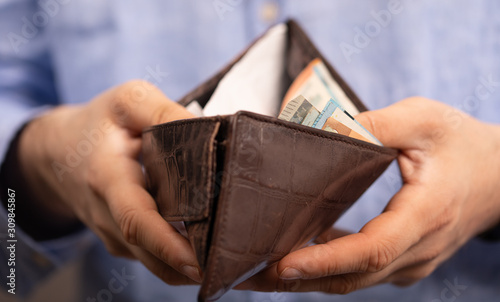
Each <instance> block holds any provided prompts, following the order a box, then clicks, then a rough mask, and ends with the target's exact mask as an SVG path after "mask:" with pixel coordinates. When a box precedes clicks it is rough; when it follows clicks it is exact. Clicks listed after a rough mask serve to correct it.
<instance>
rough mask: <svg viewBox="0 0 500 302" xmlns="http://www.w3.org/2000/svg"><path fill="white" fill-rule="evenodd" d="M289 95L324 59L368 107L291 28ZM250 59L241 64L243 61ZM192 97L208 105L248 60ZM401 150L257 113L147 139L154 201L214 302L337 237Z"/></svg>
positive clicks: (170, 128) (184, 124) (175, 127)
mask: <svg viewBox="0 0 500 302" xmlns="http://www.w3.org/2000/svg"><path fill="white" fill-rule="evenodd" d="M287 24H288V51H287V57H286V70H285V72H284V77H283V81H284V85H283V86H284V87H288V86H289V85H290V83H291V82H292V81H293V79H294V78H295V77H296V76H297V75H298V74H299V73H300V71H301V70H302V69H303V68H304V67H305V66H306V65H307V64H308V63H309V62H310V61H311V60H312V59H314V58H321V59H322V60H323V62H324V63H325V64H326V66H327V68H328V69H329V70H330V72H331V74H332V76H333V77H334V79H335V80H336V81H337V82H338V83H339V85H340V86H341V87H342V89H343V90H344V92H345V93H346V95H348V96H349V98H350V99H351V100H352V101H353V103H354V104H355V105H356V107H357V108H358V109H359V110H360V111H365V110H366V107H365V106H364V105H363V103H362V102H361V101H360V100H359V99H358V98H357V96H356V95H355V94H354V92H353V91H352V90H351V89H350V88H349V87H348V86H347V84H346V83H345V82H344V81H343V80H342V78H341V77H340V76H339V75H338V74H337V73H336V72H335V70H334V69H333V68H332V66H331V65H330V64H328V62H327V61H326V60H325V59H324V57H323V56H322V55H321V54H320V53H319V52H318V50H317V49H316V48H315V47H314V45H313V44H312V43H311V41H310V40H309V39H308V38H307V36H306V34H305V33H304V32H303V31H302V29H301V28H300V27H299V26H298V25H297V24H296V23H295V22H293V21H289V22H288V23H287ZM244 54H245V53H243V54H242V55H241V56H243V55H244ZM241 56H240V57H238V58H236V59H235V60H234V61H233V62H232V63H230V64H229V65H228V66H226V67H225V68H223V69H222V70H221V71H220V72H219V73H217V74H216V75H214V76H213V77H212V78H211V79H209V80H208V81H206V82H205V83H203V84H202V85H200V86H199V87H198V88H196V89H195V90H193V91H192V92H191V93H189V94H188V95H186V96H185V97H184V98H183V99H182V100H181V101H180V103H181V104H183V105H187V104H188V103H189V102H191V101H192V100H194V99H196V100H197V101H198V102H199V103H200V104H201V105H202V106H204V105H205V104H206V102H207V101H208V99H209V98H210V96H211V94H212V93H213V91H214V89H215V88H216V86H217V83H218V82H219V81H220V80H221V79H222V78H223V76H224V74H225V73H226V72H227V71H229V70H230V68H231V67H232V66H233V65H234V63H236V62H237V61H238V60H239V59H240V58H241ZM396 155H397V151H396V150H393V149H389V148H385V147H379V146H376V145H373V144H370V143H367V142H363V141H359V140H356V139H353V138H349V137H345V136H342V135H339V134H334V133H329V132H325V131H322V130H318V129H313V128H309V127H305V126H302V125H298V124H294V123H290V122H286V121H282V120H278V119H277V118H274V117H266V116H262V115H258V114H255V113H250V112H238V113H236V114H234V115H230V116H217V117H205V118H196V119H192V120H184V121H175V122H170V123H166V124H162V125H157V126H154V127H151V128H149V129H145V130H144V132H143V160H144V166H145V171H146V177H147V185H148V189H149V191H150V193H151V194H152V196H153V197H154V198H155V200H156V203H157V204H158V208H159V211H160V214H161V215H162V216H163V217H164V218H165V219H166V220H167V221H172V222H173V221H184V223H185V225H186V229H187V233H188V238H189V240H190V242H191V245H192V246H193V249H194V250H195V253H196V256H197V258H198V261H199V264H200V267H201V268H202V270H203V282H202V286H201V289H200V293H199V301H214V300H216V299H218V298H220V297H221V296H222V295H223V294H224V293H225V292H227V291H228V290H230V289H231V288H232V287H234V286H235V285H237V284H238V283H240V282H242V281H243V280H245V279H247V278H249V277H251V276H252V275H254V274H256V273H257V272H259V271H261V270H263V269H264V268H266V267H267V266H268V265H270V264H272V263H274V262H276V261H278V260H279V259H281V258H282V257H283V256H285V255H286V254H288V253H289V252H290V251H292V250H294V249H297V248H299V247H301V246H303V245H304V244H306V243H307V242H308V241H310V240H312V239H314V238H315V237H316V236H318V235H319V234H320V233H321V232H323V231H324V230H326V229H327V228H329V227H330V226H331V225H332V224H333V223H334V222H335V221H336V220H337V219H338V217H339V216H340V215H341V214H342V213H343V212H344V211H345V210H346V209H348V208H349V207H350V206H351V205H352V204H353V203H354V202H355V201H356V200H357V199H358V198H359V196H361V194H362V193H363V192H364V191H365V190H366V189H367V188H368V187H369V186H370V185H371V184H372V183H373V182H374V181H375V179H376V178H377V177H378V176H379V175H380V174H381V173H382V172H383V171H384V170H385V169H386V168H387V166H388V165H389V164H390V162H391V161H392V160H393V159H394V158H395V157H396Z"/></svg>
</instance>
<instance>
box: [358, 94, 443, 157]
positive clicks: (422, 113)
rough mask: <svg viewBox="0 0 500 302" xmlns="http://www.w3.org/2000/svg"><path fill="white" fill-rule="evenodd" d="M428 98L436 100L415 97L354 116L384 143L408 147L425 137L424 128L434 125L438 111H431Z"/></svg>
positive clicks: (396, 146) (398, 147)
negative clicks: (433, 120)
mask: <svg viewBox="0 0 500 302" xmlns="http://www.w3.org/2000/svg"><path fill="white" fill-rule="evenodd" d="M429 102H432V103H436V102H435V101H431V100H427V99H424V98H419V97H414V98H409V99H405V100H403V101H400V102H398V103H395V104H393V105H391V106H388V107H386V108H383V109H379V110H374V111H365V112H362V113H360V114H358V115H356V116H355V119H356V120H357V121H358V122H359V123H360V124H361V125H363V126H364V127H365V128H366V130H368V131H369V132H370V133H371V134H373V136H375V137H376V138H377V139H378V140H379V141H380V142H382V144H384V146H386V147H391V148H397V149H408V148H412V147H414V145H415V143H416V142H418V141H420V140H422V139H425V137H424V135H425V132H424V131H425V130H426V129H427V128H429V125H432V119H435V118H436V116H435V113H434V112H429V110H428V108H429V107H430V106H429Z"/></svg>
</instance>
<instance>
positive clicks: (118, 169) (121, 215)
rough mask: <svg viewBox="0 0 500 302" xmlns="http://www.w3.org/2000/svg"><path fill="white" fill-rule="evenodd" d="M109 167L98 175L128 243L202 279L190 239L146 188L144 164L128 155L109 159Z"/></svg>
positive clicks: (104, 196)
mask: <svg viewBox="0 0 500 302" xmlns="http://www.w3.org/2000/svg"><path fill="white" fill-rule="evenodd" d="M105 162H106V167H107V169H102V170H100V171H99V172H100V173H99V175H96V176H95V179H96V186H97V190H98V191H100V192H101V194H102V196H103V198H104V199H105V200H106V201H107V202H108V205H109V208H110V211H111V214H112V216H113V218H114V221H116V223H117V224H118V226H119V229H120V230H121V232H122V235H123V238H124V239H125V241H126V242H127V243H130V244H133V245H137V246H139V247H142V248H144V249H146V250H148V251H149V252H151V253H152V254H153V255H154V256H156V257H157V258H159V259H161V260H162V261H164V262H165V263H166V264H168V265H169V266H171V267H173V268H174V269H175V270H177V271H178V272H180V273H183V274H186V275H188V276H189V277H190V278H191V279H193V280H194V281H200V280H201V277H200V269H199V267H198V264H197V260H196V256H195V254H194V251H193V250H192V248H191V245H190V244H189V242H188V241H187V240H186V239H185V238H184V237H183V236H182V235H181V234H179V233H178V232H177V231H176V230H175V229H174V228H173V227H172V226H171V225H169V224H168V223H167V222H166V221H165V220H164V219H163V218H162V217H161V216H160V214H159V213H158V209H157V207H156V204H155V202H154V200H153V199H152V197H151V196H150V195H149V193H148V192H147V191H146V190H145V189H144V178H143V175H142V170H141V166H140V164H139V163H138V162H136V161H135V160H133V159H131V158H129V157H126V156H114V157H110V158H106V159H105Z"/></svg>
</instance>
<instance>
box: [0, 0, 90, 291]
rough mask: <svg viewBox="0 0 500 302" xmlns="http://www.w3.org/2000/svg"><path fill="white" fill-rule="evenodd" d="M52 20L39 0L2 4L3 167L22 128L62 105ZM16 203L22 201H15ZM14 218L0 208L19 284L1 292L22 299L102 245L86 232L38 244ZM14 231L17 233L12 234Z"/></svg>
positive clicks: (1, 237) (5, 247)
mask: <svg viewBox="0 0 500 302" xmlns="http://www.w3.org/2000/svg"><path fill="white" fill-rule="evenodd" d="M52 17H56V16H51V15H49V13H48V12H47V11H46V10H44V8H43V7H41V6H39V5H38V2H37V1H31V0H4V1H0V108H1V109H0V162H1V163H2V166H4V165H3V164H4V161H5V159H6V155H7V153H8V151H9V149H10V147H11V144H12V142H13V140H14V138H15V137H16V134H17V133H18V131H19V129H21V127H22V126H23V125H25V124H26V123H27V122H29V121H30V120H31V119H33V118H34V117H36V116H37V115H39V114H41V113H43V112H44V111H45V110H47V109H50V108H51V107H53V106H56V105H57V104H58V103H59V101H58V97H57V92H56V85H55V76H54V73H53V71H52V67H51V56H50V52H49V49H50V47H49V37H47V36H46V35H45V32H44V28H46V27H47V26H50V18H52ZM1 187H2V188H3V187H4V186H1ZM4 189H5V188H4ZM4 189H2V192H0V200H2V204H5V205H8V204H9V202H7V201H6V200H5V199H8V198H9V197H8V192H7V191H6V190H4ZM11 189H13V190H15V191H16V190H23V189H26V188H22V187H19V188H11ZM4 191H5V192H4ZM15 202H19V201H16V200H15V198H14V203H15ZM9 214H10V217H9ZM15 214H16V213H15V206H14V207H13V209H11V208H8V207H5V206H1V205H0V246H1V251H0V275H2V276H4V278H5V277H8V276H11V277H13V278H9V277H8V278H7V279H8V280H13V281H14V282H15V284H14V285H9V283H11V282H2V283H1V285H0V288H4V289H5V290H9V289H11V288H15V293H16V295H18V296H21V297H24V296H26V295H27V294H28V293H29V292H30V291H32V290H33V288H34V287H35V286H36V285H37V284H38V283H39V282H40V281H41V280H42V279H43V278H44V277H45V276H47V275H48V274H50V273H51V272H52V271H53V270H54V269H56V268H57V267H58V266H60V265H63V264H64V263H65V262H67V261H69V260H70V259H72V257H77V256H78V255H79V254H80V253H83V252H84V251H85V250H86V247H88V246H90V245H92V244H95V243H96V242H97V239H96V237H95V236H94V235H93V234H92V233H90V231H88V230H87V229H84V230H81V231H80V232H78V233H74V234H71V235H69V236H65V237H63V238H59V239H57V240H52V241H45V242H37V241H35V240H33V239H32V238H31V237H30V236H29V235H28V234H26V233H25V232H23V230H22V229H20V228H19V227H18V226H17V225H16V224H15ZM9 218H11V220H10V221H9ZM11 228H12V229H14V230H15V231H10V230H9V229H11ZM11 234H13V235H11ZM12 269H14V272H12ZM11 284H12V283H11Z"/></svg>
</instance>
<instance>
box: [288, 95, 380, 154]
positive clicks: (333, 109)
mask: <svg viewBox="0 0 500 302" xmlns="http://www.w3.org/2000/svg"><path fill="white" fill-rule="evenodd" d="M278 118H279V119H282V120H286V121H290V122H294V123H297V124H301V125H305V126H309V127H313V128H316V129H322V130H325V131H329V132H334V133H339V134H342V135H345V136H349V137H352V138H356V139H359V140H363V141H366V142H370V143H373V144H376V145H379V146H381V145H382V144H381V143H380V142H379V141H378V140H377V139H376V138H375V137H374V136H373V135H372V134H371V133H370V132H368V130H366V129H365V128H364V127H363V126H362V125H361V124H360V123H358V121H356V120H355V119H354V118H353V117H352V116H351V115H350V114H349V113H348V112H347V111H346V110H345V109H344V108H342V106H340V105H339V104H338V103H337V102H335V100H333V99H330V100H329V101H328V102H327V103H326V105H325V107H324V108H323V110H322V111H321V112H320V111H319V110H318V109H317V108H315V107H314V106H313V105H312V104H311V103H310V102H309V101H308V100H307V99H306V98H304V96H302V95H299V96H297V97H296V98H294V99H293V100H291V101H290V102H288V103H287V104H286V106H285V108H284V109H283V110H282V111H281V113H280V115H279V117H278Z"/></svg>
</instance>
